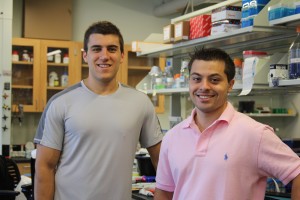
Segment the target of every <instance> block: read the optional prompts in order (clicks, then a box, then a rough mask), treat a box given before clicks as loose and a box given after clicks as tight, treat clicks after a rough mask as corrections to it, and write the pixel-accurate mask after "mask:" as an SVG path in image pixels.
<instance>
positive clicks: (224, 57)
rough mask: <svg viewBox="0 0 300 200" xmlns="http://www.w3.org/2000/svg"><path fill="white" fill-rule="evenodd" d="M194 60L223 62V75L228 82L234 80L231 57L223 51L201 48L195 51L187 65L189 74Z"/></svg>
mask: <svg viewBox="0 0 300 200" xmlns="http://www.w3.org/2000/svg"><path fill="white" fill-rule="evenodd" d="M195 60H204V61H213V60H218V61H224V63H225V70H224V73H225V74H226V76H227V79H228V82H229V81H231V80H232V79H233V78H234V75H235V65H234V62H233V60H232V59H231V57H230V56H229V55H228V54H227V53H226V52H225V51H223V50H221V49H217V48H201V49H197V48H196V49H195V51H194V53H193V54H191V55H190V62H189V65H188V69H189V72H191V67H192V64H193V62H194V61H195Z"/></svg>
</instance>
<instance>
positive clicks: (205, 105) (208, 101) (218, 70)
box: [189, 60, 234, 117]
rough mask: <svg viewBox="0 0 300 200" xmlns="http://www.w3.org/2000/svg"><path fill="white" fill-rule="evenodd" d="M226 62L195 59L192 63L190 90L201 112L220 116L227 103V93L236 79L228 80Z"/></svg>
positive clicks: (198, 110) (198, 111) (192, 98)
mask: <svg viewBox="0 0 300 200" xmlns="http://www.w3.org/2000/svg"><path fill="white" fill-rule="evenodd" d="M224 70H225V63H224V61H220V60H209V61H205V60H194V62H193V63H192V65H191V71H190V80H189V91H190V97H191V100H192V101H193V103H194V105H195V106H196V108H197V113H199V114H212V115H215V116H216V117H219V116H220V115H221V114H222V112H223V111H224V110H225V108H226V105H227V103H226V102H227V94H228V93H229V92H230V91H231V90H232V86H233V83H234V80H231V81H229V82H228V79H227V76H226V74H225V72H224Z"/></svg>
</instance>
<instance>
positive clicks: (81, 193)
mask: <svg viewBox="0 0 300 200" xmlns="http://www.w3.org/2000/svg"><path fill="white" fill-rule="evenodd" d="M162 137H163V136H162V132H161V128H160V124H159V121H158V118H157V116H156V114H155V110H154V107H153V105H152V103H151V101H150V99H149V98H148V97H147V95H145V94H143V93H142V92H139V91H137V90H135V89H133V88H130V87H128V86H125V85H122V84H119V88H118V90H117V91H116V92H115V93H113V94H110V95H106V96H102V95H98V94H95V93H93V92H92V91H91V90H89V89H88V88H87V87H86V86H85V85H84V83H83V82H81V83H78V84H76V85H74V86H72V87H70V88H68V89H66V90H64V91H62V92H60V93H58V94H57V95H55V96H53V98H52V99H50V101H49V102H48V105H47V107H46V109H45V111H44V113H43V115H42V117H41V120H40V124H39V127H38V130H37V133H36V137H35V138H34V141H35V142H36V143H40V144H42V145H44V146H47V147H50V148H53V149H57V150H60V151H62V154H61V158H60V160H59V164H58V166H57V172H56V175H55V200H65V199H72V200H82V199H88V200H99V199H100V200H101V199H103V200H127V199H131V179H132V178H131V174H132V173H131V172H132V165H133V160H134V155H135V151H136V146H137V143H138V141H140V143H141V146H142V147H145V148H147V147H150V146H153V145H155V144H157V143H159V142H160V141H161V139H162Z"/></svg>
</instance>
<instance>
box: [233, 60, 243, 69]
mask: <svg viewBox="0 0 300 200" xmlns="http://www.w3.org/2000/svg"><path fill="white" fill-rule="evenodd" d="M233 62H234V65H235V67H240V68H241V67H242V66H243V61H242V59H241V58H234V59H233Z"/></svg>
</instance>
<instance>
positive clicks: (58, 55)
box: [54, 53, 61, 63]
mask: <svg viewBox="0 0 300 200" xmlns="http://www.w3.org/2000/svg"><path fill="white" fill-rule="evenodd" d="M54 62H55V63H61V55H60V53H57V54H55V57H54Z"/></svg>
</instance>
